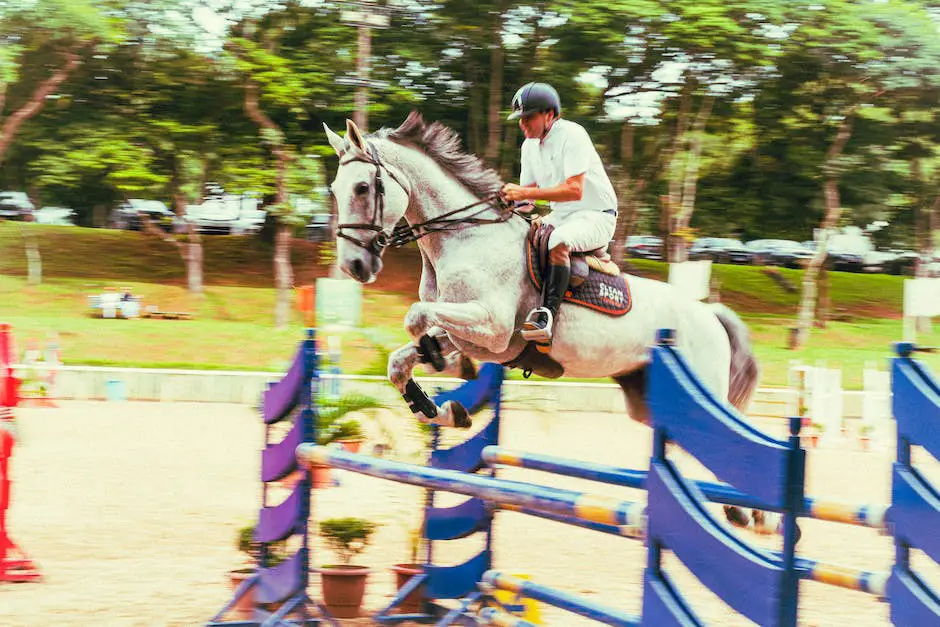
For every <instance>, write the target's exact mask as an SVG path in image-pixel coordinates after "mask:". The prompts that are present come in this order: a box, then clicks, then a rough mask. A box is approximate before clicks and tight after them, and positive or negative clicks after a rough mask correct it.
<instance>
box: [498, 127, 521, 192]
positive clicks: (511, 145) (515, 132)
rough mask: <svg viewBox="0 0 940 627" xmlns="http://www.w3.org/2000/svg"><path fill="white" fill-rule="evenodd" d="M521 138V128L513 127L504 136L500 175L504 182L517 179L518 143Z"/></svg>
mask: <svg viewBox="0 0 940 627" xmlns="http://www.w3.org/2000/svg"><path fill="white" fill-rule="evenodd" d="M518 136H519V127H518V126H516V125H512V126H510V127H509V128H507V129H506V133H505V134H504V135H503V149H502V151H501V153H500V159H499V175H500V177H501V178H502V179H503V180H504V181H514V180H516V179H517V177H516V161H517V158H516V153H517V152H518V151H517V149H516V141H517V138H518Z"/></svg>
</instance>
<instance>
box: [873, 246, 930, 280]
mask: <svg viewBox="0 0 940 627" xmlns="http://www.w3.org/2000/svg"><path fill="white" fill-rule="evenodd" d="M881 253H882V267H883V268H884V272H885V273H886V274H895V275H902V274H903V275H906V276H914V271H915V270H916V269H917V260H918V259H919V258H920V255H919V254H917V253H916V252H914V251H913V250H902V249H897V248H893V249H890V250H884V251H881Z"/></svg>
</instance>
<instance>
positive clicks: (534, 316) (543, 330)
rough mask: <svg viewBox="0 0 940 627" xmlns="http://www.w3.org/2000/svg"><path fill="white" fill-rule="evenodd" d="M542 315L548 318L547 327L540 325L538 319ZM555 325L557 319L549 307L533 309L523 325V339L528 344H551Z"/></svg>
mask: <svg viewBox="0 0 940 627" xmlns="http://www.w3.org/2000/svg"><path fill="white" fill-rule="evenodd" d="M542 315H544V316H545V318H546V322H545V326H541V325H540V324H539V323H538V318H539V317H540V316H542ZM554 323H555V317H554V316H553V315H552V311H551V309H549V308H547V307H538V308H536V309H533V310H532V311H531V312H529V315H528V317H527V318H526V321H525V322H524V323H522V331H521V333H522V337H523V338H524V339H525V340H526V341H528V342H551V341H552V326H553V325H554Z"/></svg>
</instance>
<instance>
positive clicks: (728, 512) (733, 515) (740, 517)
mask: <svg viewBox="0 0 940 627" xmlns="http://www.w3.org/2000/svg"><path fill="white" fill-rule="evenodd" d="M725 518H726V519H727V520H728V522H729V523H731V524H732V525H734V526H735V527H741V528H742V529H746V528H747V526H748V523H750V521H749V520H748V519H747V516H745V515H744V512H742V511H741V508H740V507H735V506H733V505H725Z"/></svg>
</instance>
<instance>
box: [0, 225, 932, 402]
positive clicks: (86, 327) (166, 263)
mask: <svg viewBox="0 0 940 627" xmlns="http://www.w3.org/2000/svg"><path fill="white" fill-rule="evenodd" d="M27 237H35V240H36V241H37V242H38V245H39V250H40V254H41V256H42V262H43V282H42V284H41V285H40V286H38V287H30V286H28V285H27V282H26V258H25V252H24V250H25V248H24V243H25V241H26V238H27ZM204 241H205V253H204V256H205V282H206V290H205V295H204V296H203V297H192V296H190V295H189V294H188V293H187V291H186V289H185V278H186V277H185V271H184V266H183V263H182V260H181V259H180V256H179V254H178V253H177V251H176V249H175V247H174V246H172V245H170V244H167V243H165V242H162V241H160V240H159V239H156V238H153V237H149V236H146V235H142V234H140V233H132V232H121V231H112V230H104V229H78V228H69V227H51V226H43V225H34V224H22V223H9V222H6V223H4V222H0V320H3V321H6V322H10V323H11V324H13V326H14V330H15V333H16V336H17V339H18V341H19V342H20V343H21V345H22V343H23V342H25V341H26V340H27V339H29V338H40V339H42V338H43V337H45V335H46V334H47V333H48V332H55V333H57V334H58V335H59V337H60V343H61V346H62V351H63V357H64V360H65V362H66V363H68V364H74V365H78V364H85V365H117V366H138V367H173V368H197V369H232V370H278V369H280V368H282V367H283V366H284V365H285V361H286V360H288V359H289V358H290V356H291V352H292V350H293V347H294V346H295V345H296V343H297V341H298V339H299V338H300V336H301V332H302V325H301V319H300V317H299V315H297V314H295V316H294V320H293V322H292V324H291V325H290V326H288V327H287V328H285V329H280V330H277V329H274V327H273V324H272V318H273V314H272V312H273V308H274V290H273V288H272V287H271V286H272V285H273V271H272V264H271V249H270V247H268V246H265V245H264V244H263V243H261V242H259V241H258V240H257V238H241V237H207V238H204ZM292 261H293V265H294V271H295V274H296V277H295V285H304V284H308V283H311V282H313V281H314V280H315V279H316V278H317V277H321V276H325V275H326V267H325V266H324V265H322V264H321V263H320V252H319V250H318V249H317V247H316V246H314V245H312V244H309V243H307V242H302V241H296V242H295V245H294V247H293V254H292ZM386 261H387V263H386V269H385V271H384V272H383V274H382V275H381V277H380V280H379V281H377V282H376V283H375V284H373V285H371V286H368V288H367V289H365V290H364V303H363V329H361V330H354V331H349V332H345V333H343V334H342V340H343V368H344V370H345V371H348V372H359V373H373V374H381V373H384V371H385V365H384V359H385V351H387V350H388V349H390V348H392V347H394V346H395V345H397V344H400V343H402V342H404V341H405V340H406V339H407V338H406V335H405V333H404V331H403V330H402V328H401V321H402V318H403V317H404V314H405V312H406V311H407V308H408V306H409V305H410V303H411V302H413V301H414V300H415V298H416V295H417V284H418V277H419V275H420V263H419V259H418V255H417V253H416V251H415V250H414V249H405V250H402V251H392V252H390V253H389V254H388V255H387V259H386ZM632 271H635V272H636V273H637V274H642V275H644V276H653V277H660V278H663V277H665V275H666V271H667V269H666V266H665V264H662V263H657V262H651V261H633V262H632ZM714 274H715V276H716V277H717V279H718V281H719V282H720V286H721V297H722V300H723V301H724V302H725V303H727V304H728V305H730V306H731V307H733V308H734V309H735V310H737V311H738V312H739V313H741V314H742V315H743V316H744V318H745V320H746V321H747V322H748V324H749V325H750V326H751V329H752V332H753V337H754V341H755V344H756V347H757V354H758V356H759V358H760V360H761V363H762V367H763V376H762V383H763V384H764V385H785V384H786V373H787V368H788V367H789V365H790V362H791V360H801V361H803V362H804V363H809V364H815V363H818V362H826V363H827V364H829V365H830V366H833V367H837V366H841V367H842V368H844V373H845V378H846V380H845V385H846V386H847V387H858V386H860V384H861V376H862V369H863V368H864V367H865V365H866V364H869V363H880V364H882V365H884V364H885V363H886V361H885V360H886V358H887V357H888V356H889V350H890V343H891V342H892V341H896V340H898V339H900V337H901V320H900V314H901V299H902V290H903V283H902V279H901V277H893V276H885V275H858V274H848V273H831V274H830V278H831V287H830V289H831V294H832V302H833V308H834V309H835V310H836V311H837V312H839V314H840V317H841V318H843V320H842V321H839V322H833V323H830V325H829V327H828V328H827V329H824V330H814V332H813V334H812V337H811V339H810V342H809V344H808V345H807V346H806V347H805V348H804V349H803V350H801V351H798V352H794V351H789V350H786V348H785V346H786V340H787V333H788V328H789V327H790V326H792V325H793V316H794V312H795V311H796V306H797V302H798V299H799V293H798V292H788V291H786V290H785V289H783V288H782V287H781V285H780V284H779V283H778V282H777V281H775V280H774V279H773V278H771V277H770V276H768V275H767V274H765V273H764V272H762V271H761V269H760V268H755V267H744V266H715V267H714ZM780 276H782V277H783V278H784V279H785V280H786V281H788V282H789V283H791V284H792V285H795V286H797V287H799V283H800V280H801V276H802V271H799V270H781V271H780ZM106 288H124V289H126V288H129V289H131V290H132V291H133V292H134V293H135V294H139V295H141V296H143V299H144V304H154V305H157V306H158V307H160V309H163V310H171V311H188V312H191V313H193V315H194V319H193V320H133V321H124V320H101V319H93V318H90V317H88V316H87V315H86V312H87V297H88V296H89V295H91V294H96V293H100V292H101V291H103V290H105V289H106ZM920 340H921V342H922V343H924V344H933V343H936V342H937V341H938V340H940V335H938V334H937V333H927V334H924V335H922V336H920ZM935 359H936V364H934V365H936V366H940V358H928V359H927V361H928V362H929V363H930V362H933V361H934V360H935ZM514 376H516V375H515V373H514Z"/></svg>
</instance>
